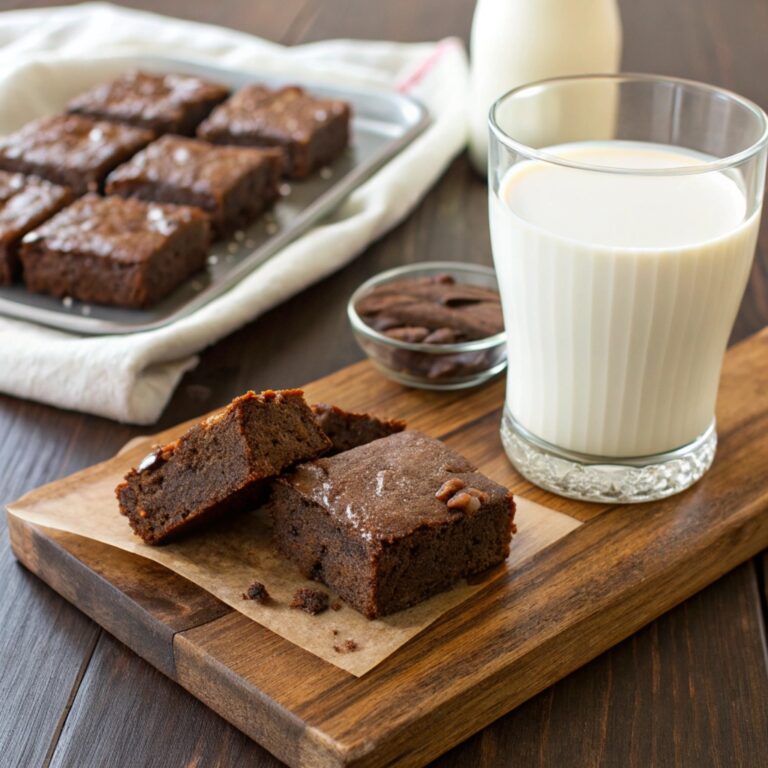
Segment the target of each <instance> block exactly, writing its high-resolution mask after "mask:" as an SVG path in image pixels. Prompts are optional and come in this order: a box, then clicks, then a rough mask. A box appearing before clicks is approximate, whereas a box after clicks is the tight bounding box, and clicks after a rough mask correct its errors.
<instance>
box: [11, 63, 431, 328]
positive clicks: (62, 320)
mask: <svg viewBox="0 0 768 768" xmlns="http://www.w3.org/2000/svg"><path fill="white" fill-rule="evenodd" d="M114 61H115V60H114V59H112V60H110V63H112V64H114ZM137 65H138V66H140V67H141V68H142V69H145V70H149V71H155V72H181V73H186V74H191V75H199V76H201V77H206V78H209V79H212V80H216V81H218V82H221V83H224V84H225V85H228V86H229V87H230V88H232V89H237V88H240V87H242V86H243V85H246V84H247V83H251V82H259V83H265V84H266V85H269V86H273V87H277V86H281V85H287V84H296V83H299V84H301V85H303V86H304V87H306V89H307V90H308V91H310V92H311V93H313V94H315V95H317V96H320V97H325V98H338V99H344V100H346V101H348V102H350V103H351V104H352V109H353V118H352V137H351V144H350V146H349V148H348V149H347V150H346V152H345V153H344V154H343V155H342V156H341V157H339V158H338V159H337V160H336V162H334V163H333V164H332V165H329V166H328V167H327V168H323V169H321V170H320V172H319V173H315V174H314V175H313V176H312V177H311V178H309V179H306V180H303V181H295V180H290V181H285V183H284V184H283V185H282V188H281V192H282V193H283V197H282V198H281V199H280V200H279V201H278V202H277V204H276V205H275V206H274V208H273V209H272V210H271V211H269V212H267V213H266V214H263V215H262V216H260V217H259V219H258V220H256V221H255V222H254V224H252V225H251V226H250V227H247V228H244V229H242V230H239V231H237V232H235V234H234V236H233V237H232V238H230V239H229V240H219V241H217V242H215V243H214V244H213V245H212V247H211V249H210V252H209V256H208V263H207V267H206V269H205V270H203V271H201V272H198V273H197V274H196V275H193V276H192V277H191V278H189V279H188V280H187V281H185V282H184V283H183V284H182V285H181V286H180V287H179V288H178V289H177V290H175V291H174V292H173V293H172V294H171V295H169V296H168V297H166V298H165V299H163V301H161V302H160V303H158V304H156V305H155V306H153V307H151V308H149V309H121V308H116V307H106V306H101V305H97V304H83V303H81V302H78V301H74V300H71V299H64V300H61V299H56V298H53V297H51V296H43V295H40V294H34V293H30V292H28V291H27V290H26V289H25V288H24V286H23V285H13V286H0V314H3V315H6V316H8V317H13V318H17V319H20V320H31V321H33V322H36V323H40V324H43V325H48V326H51V327H53V328H58V329H61V330H64V331H73V332H76V333H81V334H89V335H100V334H125V333H136V332H138V331H148V330H152V329H154V328H159V327H161V326H163V325H166V324H168V323H170V322H173V321H174V320H178V319H179V318H181V317H184V316H185V315H188V314H190V313H191V312H194V311H195V310H196V309H199V308H200V307H202V306H203V305H204V304H207V303H208V302H209V301H211V300H212V299H215V298H216V297H217V296H220V295H221V294H222V293H224V292H226V291H227V290H229V289H230V288H231V287H232V286H234V285H235V284H236V283H238V282H239V281H240V280H241V279H242V278H243V277H245V275H247V274H248V273H249V272H251V271H252V270H254V269H255V268H256V267H258V266H259V265H261V264H263V263H264V262H265V261H267V260H268V259H270V258H272V257H273V256H275V255H276V254H277V253H278V252H279V251H280V249H281V248H283V247H285V246H286V245H287V244H288V243H289V242H291V241H292V240H294V239H295V238H297V237H299V235H301V234H303V233H304V232H306V231H307V230H308V229H309V228H310V227H312V226H313V225H314V224H316V223H317V222H318V221H320V220H321V219H323V218H324V217H326V216H327V215H328V214H330V213H331V212H332V211H333V210H334V209H335V208H336V207H338V205H339V204H340V203H341V202H342V201H343V200H344V199H345V198H346V197H347V196H348V195H349V193H350V192H352V190H354V189H355V188H356V187H357V186H359V185H360V184H361V183H362V182H364V181H365V180H366V179H368V178H369V177H370V176H371V175H372V174H373V173H374V172H375V171H376V170H377V169H378V168H380V167H381V166H382V165H384V164H385V163H386V162H387V161H389V160H391V159H392V158H393V157H394V156H395V155H396V154H397V153H398V152H400V151H401V150H402V149H403V148H404V147H405V146H407V145H408V144H409V143H410V142H411V141H412V140H413V139H414V138H415V137H416V136H417V135H418V134H419V133H421V132H422V131H423V130H424V129H425V128H426V127H427V125H429V122H430V118H429V115H428V113H427V111H426V110H425V108H424V107H423V106H422V105H421V104H419V103H418V102H417V101H415V100H414V99H412V98H410V97H408V96H405V95H403V94H400V93H397V92H394V91H385V90H374V89H358V88H348V87H343V86H333V85H328V84H320V83H311V82H307V81H306V80H305V79H304V78H302V77H289V76H285V77H282V76H280V77H278V76H274V75H271V74H270V75H264V76H261V75H256V74H253V73H245V72H236V71H233V70H229V69H223V68H219V67H212V66H207V65H202V64H196V63H193V62H189V61H182V60H176V59H166V58H145V59H141V60H140V62H137V60H136V59H135V58H131V59H125V67H124V68H123V69H130V68H132V67H136V66H137ZM61 106H62V107H63V106H64V104H63V103H62V105H61Z"/></svg>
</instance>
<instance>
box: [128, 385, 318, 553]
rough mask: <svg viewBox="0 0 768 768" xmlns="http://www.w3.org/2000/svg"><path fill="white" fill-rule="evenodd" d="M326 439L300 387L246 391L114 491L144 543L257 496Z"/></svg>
mask: <svg viewBox="0 0 768 768" xmlns="http://www.w3.org/2000/svg"><path fill="white" fill-rule="evenodd" d="M328 443H329V440H328V438H327V437H326V436H325V435H324V434H323V433H322V432H321V431H320V428H319V427H318V426H317V422H316V421H315V419H314V416H313V415H312V411H311V410H310V409H309V406H308V405H307V404H306V403H305V402H304V397H303V392H302V391H301V390H299V389H286V390H282V391H277V392H274V391H272V390H266V391H265V392H262V393H261V394H256V393H255V392H248V393H246V394H245V395H242V396H241V397H238V398H235V399H234V400H233V401H232V402H231V403H230V404H229V405H228V406H227V407H226V408H225V409H224V410H223V411H220V412H219V413H217V414H215V415H213V416H210V417H208V418H207V419H205V420H204V421H202V422H200V423H199V424H196V425H195V426H193V427H192V428H191V429H190V430H189V431H187V432H185V433H184V434H183V435H182V436H181V437H180V438H179V439H178V440H176V441H174V442H172V443H169V444H168V445H164V446H162V447H158V448H156V449H155V450H154V451H153V452H152V453H150V454H149V455H148V456H147V457H146V458H145V459H144V460H143V461H142V462H141V464H139V466H138V467H137V468H136V469H132V470H131V471H130V472H129V473H128V474H127V475H126V477H125V482H123V483H122V484H120V485H118V486H117V488H116V491H115V492H116V494H117V498H118V502H119V504H120V512H121V513H122V514H124V515H126V516H127V517H128V521H129V522H130V524H131V527H132V528H133V530H134V531H135V532H136V533H137V534H138V535H139V536H140V537H141V538H142V539H143V540H144V541H145V542H146V543H147V544H160V543H161V542H163V541H166V540H168V539H169V538H170V537H172V536H175V535H177V534H180V533H181V532H183V531H186V530H189V529H190V528H191V527H195V526H198V525H200V524H201V523H202V522H204V521H206V520H208V519H210V518H211V517H213V516H215V515H217V514H220V513H222V512H234V511H237V510H242V509H245V508H247V507H248V506H252V505H254V504H256V503H258V501H259V498H260V496H261V493H262V491H263V490H264V489H265V488H266V486H265V484H264V482H263V481H264V480H265V479H266V478H270V477H274V476H275V475H277V474H279V473H280V472H282V471H283V470H284V469H286V468H287V467H289V466H290V465H292V464H294V463H295V462H297V461H304V460H306V459H310V458H312V457H314V456H317V455H319V454H320V453H322V452H323V451H324V450H325V449H326V448H327V447H328Z"/></svg>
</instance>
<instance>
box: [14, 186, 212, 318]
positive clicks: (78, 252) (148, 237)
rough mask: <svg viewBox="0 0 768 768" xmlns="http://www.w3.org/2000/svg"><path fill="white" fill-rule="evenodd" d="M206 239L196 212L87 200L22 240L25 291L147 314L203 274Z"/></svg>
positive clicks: (106, 199)
mask: <svg viewBox="0 0 768 768" xmlns="http://www.w3.org/2000/svg"><path fill="white" fill-rule="evenodd" d="M209 240H210V227H209V223H208V217H207V216H206V214H205V213H203V212H202V211H201V210H199V209H198V208H190V207H186V206H180V205H161V204H159V203H145V202H142V201H140V200H126V199H124V198H122V197H99V196H98V195H86V196H85V197H81V198H80V199H79V200H76V201H75V202H74V203H73V204H72V205H70V206H68V207H67V208H64V210H62V211H61V212H60V213H58V214H56V215H55V216H54V217H53V218H52V219H49V220H48V221H47V222H46V223H45V224H43V225H42V226H41V227H39V228H37V229H34V230H32V232H30V233H28V234H27V235H25V236H24V238H23V239H22V244H21V260H22V263H23V265H24V282H25V283H26V285H27V288H28V289H29V290H30V291H35V292H37V293H47V294H49V295H51V296H60V297H64V296H71V297H72V298H74V299H79V300H80V301H86V302H94V303H97V304H112V305H116V306H122V307H145V306H149V305H151V304H154V303H156V302H157V301H159V300H160V299H161V298H163V297H164V296H166V295H167V294H168V293H170V292H171V291H172V290H173V289H174V288H176V286H178V285H179V284H180V283H181V282H182V281H183V280H184V279H185V278H186V277H188V276H189V275H191V274H192V273H194V272H196V271H197V270H199V269H201V268H202V267H203V265H204V264H205V257H206V253H207V248H208V242H209Z"/></svg>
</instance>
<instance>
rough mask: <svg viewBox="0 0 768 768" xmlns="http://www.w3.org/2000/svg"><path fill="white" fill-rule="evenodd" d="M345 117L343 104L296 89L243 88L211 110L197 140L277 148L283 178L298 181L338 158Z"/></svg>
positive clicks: (346, 133) (344, 139) (347, 120)
mask: <svg viewBox="0 0 768 768" xmlns="http://www.w3.org/2000/svg"><path fill="white" fill-rule="evenodd" d="M350 117H351V109H350V106H349V104H347V103H346V102H345V101H339V100H336V99H318V98H316V97H314V96H311V95H310V94H308V93H307V92H306V91H305V90H304V89H303V88H299V87H297V86H288V87H285V88H280V89H278V90H272V89H270V88H266V87H264V86H262V85H248V86H246V87H245V88H242V89H241V90H239V91H238V92H237V93H235V94H234V96H232V97H230V98H229V99H228V100H227V101H225V102H224V103H223V104H221V105H220V106H218V107H216V109H214V110H213V112H212V113H211V115H210V116H209V117H208V118H206V119H205V120H204V121H203V122H202V123H201V124H200V126H199V127H198V129H197V135H198V136H199V137H200V138H201V139H205V140H206V141H212V142H214V143H215V144H242V145H247V146H271V147H280V148H281V149H282V150H283V151H284V153H285V168H284V170H285V174H286V175H287V176H292V177H294V178H303V177H305V176H308V175H309V174H310V173H311V172H312V171H313V170H315V168H319V167H320V166H322V165H326V164H327V163H330V162H331V161H332V160H334V159H335V158H336V157H337V156H338V155H340V154H341V152H342V151H343V150H344V148H345V147H346V146H347V144H348V143H349V124H350Z"/></svg>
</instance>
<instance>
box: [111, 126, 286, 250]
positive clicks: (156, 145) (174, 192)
mask: <svg viewBox="0 0 768 768" xmlns="http://www.w3.org/2000/svg"><path fill="white" fill-rule="evenodd" d="M281 164H282V156H281V153H280V151H279V150H277V149H252V148H247V147H221V146H216V145H214V144H209V143H208V142H207V141H199V140H197V139H185V138H182V137H180V136H170V135H169V136H163V137H162V138H160V139H158V140H157V141H154V142H152V143H151V144H150V145H149V146H148V147H146V148H145V149H143V150H142V151H141V152H139V154H137V155H135V156H134V157H133V158H132V159H131V160H129V161H128V162H127V163H125V164H123V165H121V166H119V167H118V168H116V169H115V170H114V171H112V173H111V174H110V175H109V176H108V177H107V184H106V191H107V193H108V194H115V195H122V196H124V197H139V198H141V199H142V200H157V201H160V202H167V203H180V204H183V205H196V206H198V207H199V208H202V209H203V210H204V211H205V212H206V213H208V214H209V215H210V217H211V224H212V225H213V228H214V230H215V231H216V233H217V234H218V235H226V234H228V233H229V232H231V231H232V230H235V229H237V228H238V227H241V226H245V225H246V224H248V223H249V222H250V221H252V220H253V219H254V217H255V216H256V215H257V214H258V213H259V212H260V211H262V210H263V209H264V208H265V207H266V206H267V205H269V204H270V203H272V202H273V201H274V200H275V199H276V198H277V197H278V194H279V193H278V185H279V183H280V169H281Z"/></svg>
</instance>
